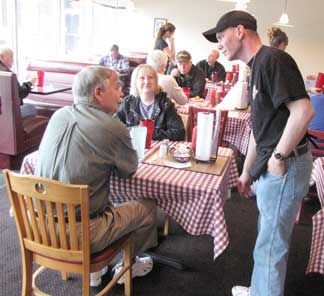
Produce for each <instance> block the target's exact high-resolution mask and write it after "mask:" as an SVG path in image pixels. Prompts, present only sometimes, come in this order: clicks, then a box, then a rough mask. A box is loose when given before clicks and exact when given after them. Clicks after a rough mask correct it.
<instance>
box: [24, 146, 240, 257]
mask: <svg viewBox="0 0 324 296" xmlns="http://www.w3.org/2000/svg"><path fill="white" fill-rule="evenodd" d="M154 145H157V144H156V143H155V144H154ZM219 154H220V155H224V156H229V157H230V158H231V160H230V161H229V163H228V164H227V166H226V168H225V170H224V172H223V174H222V175H221V176H216V175H210V174H204V173H196V172H192V171H187V170H179V169H174V168H169V167H163V166H156V165H151V164H145V163H141V164H140V165H139V167H138V169H137V171H136V173H135V174H134V175H133V176H132V177H131V178H128V179H122V178H119V177H117V176H112V178H111V182H110V191H111V198H112V201H113V202H125V201H130V200H134V199H135V200H136V199H141V198H152V199H154V200H156V201H157V205H158V206H159V207H161V208H162V209H163V210H164V211H165V213H167V214H168V215H169V216H171V217H172V218H173V219H174V220H175V221H177V222H178V223H179V224H180V225H181V226H182V227H183V228H184V229H185V230H186V231H187V232H188V233H190V234H192V235H202V234H209V235H211V236H212V237H213V238H214V258H216V257H217V256H219V255H220V254H221V253H222V252H223V251H224V250H225V248H226V247H227V245H228V242H229V241H228V233H227V229H226V222H225V217H224V211H223V204H224V201H225V199H226V197H227V193H228V190H229V189H230V188H231V187H233V186H236V182H237V178H238V170H237V166H236V162H235V159H234V158H233V157H232V156H233V151H232V150H231V149H228V148H223V147H220V148H219ZM37 155H38V153H37V151H36V152H34V153H31V154H29V155H27V156H26V157H25V159H24V161H23V164H22V167H21V173H23V174H33V173H34V168H35V165H36V161H37Z"/></svg>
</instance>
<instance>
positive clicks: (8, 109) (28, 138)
mask: <svg viewBox="0 0 324 296" xmlns="http://www.w3.org/2000/svg"><path fill="white" fill-rule="evenodd" d="M47 123H48V118H47V117H44V116H30V117H26V118H22V117H21V112H20V99H19V96H18V83H17V77H16V74H14V73H12V72H2V71H1V72H0V126H1V129H0V168H1V169H3V168H10V167H11V163H12V161H13V160H14V158H16V159H18V158H19V157H20V156H23V154H24V153H25V152H26V151H31V150H33V149H37V147H38V145H39V144H40V141H41V139H42V136H43V133H44V131H45V129H46V126H47ZM18 156H19V157H18Z"/></svg>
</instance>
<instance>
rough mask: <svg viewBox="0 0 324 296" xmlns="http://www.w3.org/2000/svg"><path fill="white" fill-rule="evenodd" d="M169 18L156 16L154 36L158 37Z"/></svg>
mask: <svg viewBox="0 0 324 296" xmlns="http://www.w3.org/2000/svg"><path fill="white" fill-rule="evenodd" d="M166 22H167V19H165V18H154V27H153V37H156V36H157V34H158V32H159V29H160V28H161V27H162V26H163V25H164V24H166Z"/></svg>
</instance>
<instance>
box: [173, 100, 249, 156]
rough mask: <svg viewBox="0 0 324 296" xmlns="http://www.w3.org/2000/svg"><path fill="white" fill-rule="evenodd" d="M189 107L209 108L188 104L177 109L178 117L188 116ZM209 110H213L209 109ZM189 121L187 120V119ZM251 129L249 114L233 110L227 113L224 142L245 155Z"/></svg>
mask: <svg viewBox="0 0 324 296" xmlns="http://www.w3.org/2000/svg"><path fill="white" fill-rule="evenodd" d="M189 106H197V107H203V108H209V107H208V105H207V104H205V102H202V103H201V102H190V103H188V104H186V105H183V106H179V107H178V108H177V110H178V113H179V114H180V115H182V116H183V115H188V116H189ZM210 108H211V109H215V108H212V107H210ZM188 120H189V119H188ZM251 129H252V119H251V112H249V111H240V110H233V111H229V112H228V118H227V122H226V127H225V132H224V141H226V142H228V143H230V144H232V145H233V146H235V147H236V148H237V149H238V151H240V152H241V153H242V154H244V155H246V152H247V148H248V145H249V139H250V131H251Z"/></svg>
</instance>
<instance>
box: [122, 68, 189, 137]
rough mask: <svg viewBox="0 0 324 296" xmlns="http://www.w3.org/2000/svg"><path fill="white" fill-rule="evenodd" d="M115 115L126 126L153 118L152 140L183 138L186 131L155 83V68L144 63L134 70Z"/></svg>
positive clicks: (167, 99) (169, 101)
mask: <svg viewBox="0 0 324 296" xmlns="http://www.w3.org/2000/svg"><path fill="white" fill-rule="evenodd" d="M116 117H117V118H119V119H120V120H121V121H122V122H124V123H125V124H126V126H128V127H129V126H135V125H139V124H140V121H141V119H151V120H153V121H154V131H153V140H159V141H161V140H163V139H169V140H171V141H183V140H184V139H185V134H186V132H185V128H184V125H183V123H182V120H181V117H180V116H179V114H178V113H177V110H176V108H175V106H174V104H173V103H172V102H171V100H170V99H169V98H168V97H167V94H166V93H165V92H163V91H162V90H161V88H160V86H159V85H158V78H157V73H156V71H155V70H154V69H153V68H152V67H151V66H150V65H147V64H141V65H139V66H137V67H136V68H135V69H134V71H133V73H132V78H131V88H130V95H128V96H126V97H125V98H124V99H123V101H122V103H121V106H120V110H119V112H117V114H116Z"/></svg>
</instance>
